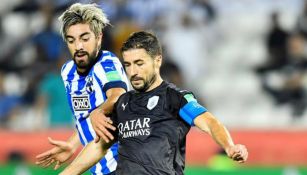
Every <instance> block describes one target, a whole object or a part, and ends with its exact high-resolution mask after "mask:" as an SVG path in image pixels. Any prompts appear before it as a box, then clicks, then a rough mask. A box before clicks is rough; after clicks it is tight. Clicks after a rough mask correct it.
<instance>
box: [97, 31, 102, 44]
mask: <svg viewBox="0 0 307 175" xmlns="http://www.w3.org/2000/svg"><path fill="white" fill-rule="evenodd" d="M102 38H103V33H102V32H101V33H99V34H98V36H97V39H98V42H99V43H101V41H102Z"/></svg>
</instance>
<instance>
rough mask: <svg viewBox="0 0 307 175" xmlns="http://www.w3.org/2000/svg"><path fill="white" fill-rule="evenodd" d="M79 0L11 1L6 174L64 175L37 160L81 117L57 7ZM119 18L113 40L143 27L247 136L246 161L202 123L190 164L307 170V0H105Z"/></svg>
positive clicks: (180, 75)
mask: <svg viewBox="0 0 307 175" xmlns="http://www.w3.org/2000/svg"><path fill="white" fill-rule="evenodd" d="M74 2H76V1H74V0H53V1H51V0H49V1H48V0H2V1H1V5H0V38H1V43H0V139H1V144H0V174H1V175H37V174H47V175H48V174H50V175H53V174H57V173H58V172H59V171H53V170H52V169H51V168H50V169H41V168H39V167H37V166H35V165H34V164H33V163H34V161H35V155H36V154H38V153H40V152H42V151H44V150H46V149H48V148H50V146H49V145H48V142H47V136H51V137H52V138H54V139H67V138H68V137H69V135H70V134H71V133H72V130H73V128H74V126H73V121H72V116H71V113H70V111H69V109H68V107H67V102H66V97H65V92H64V88H63V85H62V82H61V78H60V67H61V64H63V62H65V61H67V60H68V59H69V54H68V53H67V50H66V47H65V43H63V41H62V39H61V37H60V35H59V32H58V31H59V23H58V21H57V17H58V16H59V14H61V12H63V10H64V9H65V8H66V7H68V6H69V5H70V4H72V3H74ZM78 2H82V3H90V2H95V3H97V4H99V5H100V6H101V8H102V9H103V10H104V11H105V12H106V13H107V15H108V16H109V19H110V20H111V23H112V25H113V26H112V27H109V28H108V29H107V30H106V31H105V33H104V41H103V47H104V49H107V50H110V51H113V52H115V53H116V54H117V55H119V54H118V53H119V48H120V46H121V43H122V41H123V40H125V39H126V38H127V36H128V35H129V34H130V33H131V32H133V31H138V30H141V29H146V30H152V31H153V32H155V33H156V34H157V35H158V36H159V38H160V40H161V42H162V44H163V47H164V65H163V68H162V70H161V73H162V75H163V77H164V79H166V80H168V81H171V82H174V83H176V84H177V85H178V86H179V87H182V88H186V89H190V90H193V91H194V92H195V94H196V96H197V97H198V98H199V99H200V101H201V103H202V104H204V105H205V106H206V107H207V108H208V109H209V110H210V111H211V112H212V113H214V114H215V115H216V116H217V117H218V118H219V119H220V120H221V121H222V122H223V123H224V124H225V125H226V126H227V127H228V128H229V129H230V131H231V134H232V135H233V137H234V140H235V142H238V143H242V144H245V145H246V146H247V147H248V149H249V153H250V157H249V161H248V162H247V163H246V164H244V165H238V164H235V163H233V162H231V161H229V160H228V159H227V158H225V155H224V153H223V152H222V151H221V150H220V149H219V147H218V146H217V145H216V144H215V143H214V142H213V141H212V140H211V139H210V138H209V136H207V135H205V134H203V133H201V132H200V131H198V130H197V129H194V128H193V129H192V130H191V132H190V133H189V135H188V138H187V169H186V174H187V175H202V174H207V175H211V174H212V175H224V174H225V175H226V174H227V175H228V174H229V175H230V174H236V175H259V174H261V175H307V156H306V155H307V141H306V138H307V113H306V105H307V98H306V90H307V77H306V68H307V49H306V47H307V44H306V39H307V5H306V4H307V3H306V2H305V1H304V0H211V1H210V0H96V1H86V0H81V1H78Z"/></svg>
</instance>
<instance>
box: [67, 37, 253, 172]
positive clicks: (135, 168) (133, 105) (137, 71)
mask: <svg viewBox="0 0 307 175" xmlns="http://www.w3.org/2000/svg"><path fill="white" fill-rule="evenodd" d="M121 52H122V56H123V60H124V67H125V69H126V73H127V75H128V77H129V80H130V82H131V85H132V86H133V88H134V91H129V92H127V93H125V94H123V95H121V96H120V98H119V99H118V101H117V102H116V103H115V107H114V111H113V113H112V120H113V122H114V125H115V126H116V127H117V130H116V131H117V133H116V135H115V137H116V139H117V140H118V141H119V148H118V155H119V159H118V166H117V169H116V175H126V174H129V175H130V174H131V175H134V174H137V175H139V174H142V175H153V174H154V175H164V174H169V175H182V174H184V168H185V150H186V148H185V145H186V143H185V142H186V135H187V133H188V132H189V130H190V128H191V126H196V127H198V128H199V129H201V130H202V131H204V132H206V133H208V134H209V135H211V137H212V138H213V139H214V140H215V141H216V142H217V143H218V144H219V145H220V146H221V147H222V148H223V149H224V150H225V152H226V153H227V155H228V156H229V157H230V158H231V159H233V160H234V161H237V162H240V163H243V162H245V161H246V160H247V157H248V152H247V149H246V147H245V146H244V145H241V144H234V142H233V140H232V138H231V136H230V134H229V132H228V131H227V129H226V128H225V127H224V126H223V124H221V123H220V122H219V121H218V120H217V119H216V118H215V117H214V116H213V115H212V114H211V113H210V112H209V111H208V110H207V109H206V108H205V107H203V106H202V105H200V104H199V103H198V102H197V100H196V98H195V96H194V95H193V94H192V93H191V92H190V91H186V90H180V89H178V88H176V87H175V85H173V84H171V83H168V82H165V81H163V79H162V78H161V76H160V73H159V72H160V67H161V64H162V50H161V46H160V44H159V42H158V39H157V38H156V36H155V35H153V34H151V33H148V32H143V31H141V32H136V33H133V34H132V35H131V36H130V37H129V38H128V40H127V41H126V42H125V43H124V44H123V47H122V50H121ZM109 146H110V143H106V142H103V140H101V141H100V142H98V143H95V142H91V143H89V144H88V145H87V146H86V147H85V148H84V149H83V151H82V152H81V153H80V154H79V156H78V157H77V158H76V159H75V160H74V161H73V162H72V163H71V164H70V165H69V166H68V167H66V169H65V170H64V171H63V172H62V173H61V175H77V174H80V173H82V172H83V171H85V170H86V169H87V168H89V167H90V166H91V165H92V164H95V162H97V161H98V160H99V159H100V157H101V156H103V155H104V154H105V153H107V152H106V150H107V149H108V148H109ZM204 149H206V147H205V145H204Z"/></svg>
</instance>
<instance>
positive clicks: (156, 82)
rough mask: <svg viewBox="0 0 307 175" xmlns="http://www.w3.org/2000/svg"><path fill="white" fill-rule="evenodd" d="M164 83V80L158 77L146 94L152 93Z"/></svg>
mask: <svg viewBox="0 0 307 175" xmlns="http://www.w3.org/2000/svg"><path fill="white" fill-rule="evenodd" d="M162 82H163V79H162V78H161V76H160V75H157V77H156V79H155V81H154V82H153V83H152V84H151V86H150V87H149V88H148V89H147V90H146V91H145V92H148V91H151V90H153V89H154V88H156V87H158V86H160V84H161V83H162Z"/></svg>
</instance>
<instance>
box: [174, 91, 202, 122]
mask: <svg viewBox="0 0 307 175" xmlns="http://www.w3.org/2000/svg"><path fill="white" fill-rule="evenodd" d="M180 93H181V100H180V107H179V116H180V117H181V118H182V119H183V120H184V121H186V122H187V123H188V124H189V125H191V126H194V119H195V118H196V117H198V116H199V115H201V114H202V113H205V112H207V111H208V110H207V109H206V108H205V107H203V106H202V105H200V104H199V103H198V102H197V100H196V98H195V96H194V95H193V94H192V93H191V92H189V91H181V92H180Z"/></svg>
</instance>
